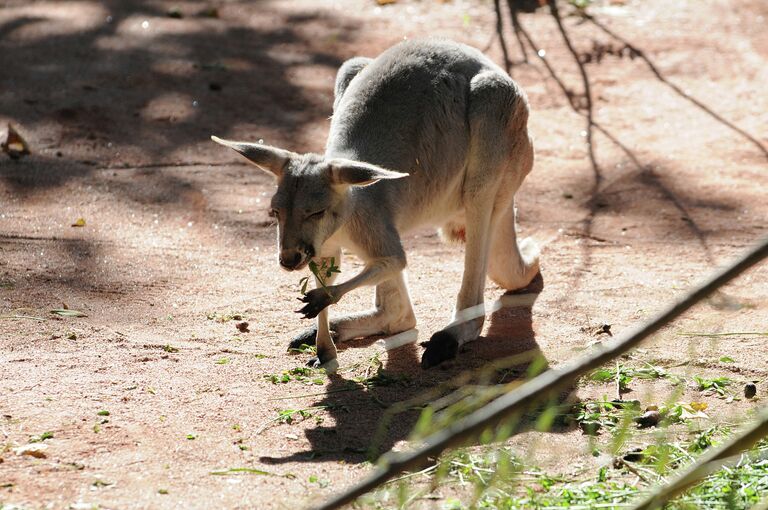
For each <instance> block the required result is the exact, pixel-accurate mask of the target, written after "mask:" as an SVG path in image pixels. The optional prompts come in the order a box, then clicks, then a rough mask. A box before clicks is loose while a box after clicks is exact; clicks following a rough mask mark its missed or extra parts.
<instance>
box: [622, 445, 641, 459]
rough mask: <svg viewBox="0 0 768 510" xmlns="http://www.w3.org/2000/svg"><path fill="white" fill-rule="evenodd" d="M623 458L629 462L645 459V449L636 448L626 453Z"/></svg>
mask: <svg viewBox="0 0 768 510" xmlns="http://www.w3.org/2000/svg"><path fill="white" fill-rule="evenodd" d="M622 459H624V460H625V461H627V462H639V461H641V460H643V449H642V448H634V449H632V450H631V451H629V452H628V453H626V454H625V455H624V456H623V457H622Z"/></svg>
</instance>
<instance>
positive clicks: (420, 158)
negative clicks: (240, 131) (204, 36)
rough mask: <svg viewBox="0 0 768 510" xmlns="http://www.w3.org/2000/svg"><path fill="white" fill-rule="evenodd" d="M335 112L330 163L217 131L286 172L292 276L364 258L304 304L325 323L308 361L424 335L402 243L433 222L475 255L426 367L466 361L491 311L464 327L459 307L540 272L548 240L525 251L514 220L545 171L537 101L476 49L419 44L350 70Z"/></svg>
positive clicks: (283, 226) (284, 209)
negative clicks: (358, 308) (340, 349)
mask: <svg viewBox="0 0 768 510" xmlns="http://www.w3.org/2000/svg"><path fill="white" fill-rule="evenodd" d="M333 106H334V112H333V118H332V121H331V127H330V133H329V135H328V142H327V145H326V150H325V154H324V155H318V154H297V153H294V152H290V151H287V150H283V149H278V148H275V147H270V146H267V145H263V144H257V143H247V142H234V141H227V140H221V139H219V138H216V137H212V138H213V139H214V140H215V141H216V142H218V143H221V144H223V145H226V146H228V147H231V148H232V149H234V150H236V151H238V152H239V153H240V154H242V155H243V156H245V157H246V158H248V159H249V160H250V161H251V162H253V163H255V164H256V165H257V166H259V167H261V168H262V169H264V170H266V171H268V172H271V173H272V174H274V175H275V177H276V178H277V191H276V193H275V195H274V196H273V197H272V203H271V211H270V214H271V215H273V216H274V217H275V218H276V219H277V223H278V243H279V261H280V265H281V266H282V267H283V268H285V269H287V270H289V271H294V270H299V269H302V268H304V267H305V266H306V265H307V264H308V262H309V261H310V260H315V261H318V262H320V261H321V260H322V259H330V258H331V257H333V258H334V259H335V260H336V261H337V263H340V261H341V248H342V247H344V248H345V249H348V250H350V251H352V252H353V253H355V254H356V255H358V256H359V257H360V258H361V259H362V260H363V261H364V263H365V267H364V268H363V269H362V271H360V273H359V274H357V275H355V276H353V277H352V278H350V279H348V280H347V281H345V282H343V283H340V284H333V280H334V279H335V276H336V275H335V274H334V275H331V277H329V278H328V279H327V280H326V285H327V286H328V287H327V290H326V289H323V288H316V289H314V290H311V291H310V292H308V293H307V294H306V296H304V298H303V302H304V303H305V305H304V307H303V308H302V309H301V310H299V312H300V313H302V314H303V315H304V317H305V318H312V317H317V328H316V329H312V330H310V332H309V334H305V335H303V336H300V337H299V338H298V339H296V340H294V342H292V345H295V344H296V343H299V342H305V343H311V341H312V338H311V337H310V335H311V336H316V339H315V340H316V345H317V357H316V358H313V359H312V360H310V365H311V366H316V367H318V366H319V367H329V368H333V367H335V366H336V365H337V362H336V347H335V345H334V339H335V340H336V341H337V342H343V341H346V340H350V339H352V338H360V337H367V336H372V335H381V334H385V335H389V334H395V333H399V332H402V331H406V330H409V329H412V328H414V327H415V325H416V317H415V315H414V313H413V307H412V305H411V300H410V297H409V295H408V289H407V286H406V282H405V279H404V274H403V271H404V269H405V267H406V256H405V252H404V251H403V246H402V243H401V238H400V236H401V234H403V233H405V232H408V231H409V230H412V229H414V228H416V227H420V226H424V225H433V226H436V227H439V228H440V230H441V235H442V236H443V238H447V239H449V240H454V241H461V242H465V243H466V253H465V260H464V275H463V278H462V282H461V289H460V291H459V295H458V297H457V299H456V307H455V310H456V312H455V315H454V318H455V319H456V318H458V319H459V320H456V321H454V323H452V324H451V325H449V326H447V327H446V328H445V329H443V330H441V331H438V332H437V333H435V334H434V335H432V337H431V339H430V341H429V342H427V343H426V350H425V352H424V354H423V357H422V361H421V364H422V366H423V367H425V368H428V367H431V366H434V365H437V364H438V363H440V362H442V361H444V360H447V359H451V358H454V357H455V356H456V355H457V353H458V349H459V347H460V346H461V345H462V344H463V343H465V342H468V341H471V340H474V339H475V338H477V336H478V335H479V334H480V332H481V330H482V327H483V321H484V317H482V316H481V317H477V318H474V319H471V320H464V321H462V320H461V319H462V316H461V313H460V312H461V311H462V310H465V309H467V308H470V307H474V306H476V305H480V304H481V303H483V290H484V287H485V278H486V274H487V275H488V276H490V278H491V279H492V280H493V281H495V282H496V283H498V284H499V285H500V286H501V287H503V288H504V289H508V290H514V289H519V288H522V287H525V286H526V285H528V284H529V283H530V281H531V280H532V279H533V278H534V277H535V276H536V274H537V273H538V270H539V262H538V261H539V249H538V246H537V244H536V243H535V242H534V241H533V240H532V239H530V238H526V239H524V240H522V241H521V242H519V243H518V241H517V235H516V226H515V213H516V212H515V206H514V198H515V193H516V192H517V190H518V189H519V188H520V185H521V184H522V182H523V179H524V178H525V176H526V175H527V174H528V173H529V172H530V170H531V168H532V166H533V146H532V143H531V139H530V137H529V135H528V129H527V121H528V101H527V98H526V96H525V93H524V92H523V91H522V90H521V89H520V88H519V87H518V85H517V84H516V83H515V82H514V81H512V79H511V78H510V77H509V76H508V75H507V74H506V73H505V72H504V71H503V70H502V69H501V68H499V67H498V66H496V65H495V64H494V63H493V62H492V61H490V60H489V59H488V58H487V57H485V56H484V55H483V54H482V53H480V52H479V51H478V50H476V49H474V48H471V47H469V46H465V45H462V44H458V43H454V42H451V41H447V40H433V39H428V40H412V41H407V42H403V43H400V44H398V45H396V46H394V47H392V48H390V49H388V50H387V51H385V52H384V53H382V54H381V55H380V56H379V57H378V58H376V59H369V58H363V57H357V58H353V59H351V60H348V61H347V62H345V63H344V64H343V65H342V66H341V68H340V69H339V72H338V75H337V77H336V86H335V100H334V105H333ZM316 283H318V282H316ZM364 285H372V286H375V287H376V291H375V306H374V308H373V309H372V310H370V311H367V312H363V313H359V314H355V315H351V316H345V317H339V318H335V319H333V320H331V321H330V322H329V319H328V308H327V307H328V306H329V305H331V304H333V303H336V302H338V301H339V300H340V299H341V298H342V297H343V296H344V295H345V294H346V293H348V292H350V291H351V290H353V289H356V288H358V287H361V286H364ZM317 287H320V285H319V283H318V285H317ZM332 335H333V337H332Z"/></svg>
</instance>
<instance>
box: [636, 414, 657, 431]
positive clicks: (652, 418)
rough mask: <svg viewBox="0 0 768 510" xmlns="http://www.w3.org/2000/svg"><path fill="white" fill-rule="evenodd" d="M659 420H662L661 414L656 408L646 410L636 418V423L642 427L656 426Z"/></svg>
mask: <svg viewBox="0 0 768 510" xmlns="http://www.w3.org/2000/svg"><path fill="white" fill-rule="evenodd" d="M659 421H661V414H660V413H659V412H658V411H656V410H652V411H646V412H645V413H643V415H642V416H638V417H637V418H635V423H637V426H638V427H640V428H641V429H644V428H648V427H655V426H656V425H658V424H659Z"/></svg>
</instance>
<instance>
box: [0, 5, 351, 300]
mask: <svg viewBox="0 0 768 510" xmlns="http://www.w3.org/2000/svg"><path fill="white" fill-rule="evenodd" d="M254 4H255V3H253V2H239V3H238V2H229V3H227V5H226V6H225V7H222V8H221V9H220V10H221V11H222V12H223V13H225V14H223V16H228V17H225V18H213V17H206V16H203V15H201V14H199V13H198V11H199V10H200V9H202V8H203V7H208V2H193V3H187V4H185V5H184V6H183V9H184V10H185V14H184V17H183V18H182V19H172V18H170V17H169V16H168V13H167V12H165V10H163V7H162V6H161V5H160V4H157V3H156V2H150V1H145V0H132V1H126V2H124V1H117V0H108V1H105V2H100V3H98V4H93V5H87V4H77V3H74V4H72V3H66V2H62V3H60V4H58V5H55V6H52V7H50V6H49V7H46V8H45V9H48V10H44V9H43V8H42V7H39V6H37V5H35V4H26V3H23V2H17V3H14V2H11V4H10V5H8V6H7V7H8V9H7V10H6V11H5V12H4V13H3V16H2V17H0V20H2V21H0V68H2V69H4V70H12V72H2V73H0V89H1V90H3V94H2V95H0V112H1V113H2V117H3V118H7V119H9V120H10V121H11V122H13V123H14V124H15V125H16V126H17V127H18V126H24V127H25V128H26V129H27V130H28V134H26V135H25V138H27V141H28V142H30V145H31V150H32V155H31V156H28V157H24V158H22V159H19V160H15V161H14V160H9V159H7V158H6V156H5V155H4V154H0V158H2V159H1V160H0V201H3V200H4V197H3V195H5V196H6V197H8V203H9V205H10V206H12V207H14V208H15V209H16V212H17V213H18V214H21V215H24V214H26V211H28V210H30V208H33V207H35V204H36V203H37V202H36V201H39V200H41V199H43V198H50V197H51V196H55V195H52V194H54V193H57V192H59V190H63V192H64V193H67V194H72V196H77V195H78V194H79V193H78V190H79V189H82V188H85V187H86V186H91V187H93V188H95V189H97V190H99V191H100V192H103V193H106V194H108V195H110V196H112V197H114V199H115V201H119V202H127V203H128V205H129V206H130V207H132V208H139V207H140V208H141V209H142V210H144V207H143V206H150V207H157V208H162V209H163V210H164V211H165V210H167V211H173V212H178V213H180V214H181V213H184V214H187V213H190V214H196V215H198V218H197V219H198V221H197V223H201V222H203V221H204V222H206V223H208V224H213V223H226V224H228V227H229V228H228V229H227V232H230V233H231V235H232V236H233V237H234V238H237V239H243V238H249V237H252V235H253V232H254V231H263V230H264V228H265V225H264V224H263V221H262V218H261V217H256V218H253V219H252V221H249V220H245V219H244V217H243V216H239V217H237V218H236V219H235V215H234V212H232V211H212V210H210V208H207V207H206V205H205V203H202V205H201V200H203V202H204V198H202V199H201V197H202V196H203V192H202V188H203V186H204V184H205V183H201V182H199V181H200V179H198V180H197V181H196V180H195V179H192V178H187V177H186V176H185V175H184V174H182V173H180V172H176V173H175V174H172V173H171V172H167V171H162V170H159V169H160V168H162V167H163V166H183V165H181V164H190V165H191V166H195V165H197V166H200V165H216V166H220V165H219V162H224V163H225V164H227V165H231V166H241V165H244V163H243V162H242V161H240V160H239V159H236V157H235V156H234V155H232V154H231V153H230V152H225V151H224V150H222V151H221V152H220V153H218V152H217V153H215V154H216V155H215V159H213V160H211V161H206V158H205V157H202V160H201V156H199V155H198V154H199V153H200V150H199V148H200V146H201V144H208V143H210V144H213V142H210V140H209V136H210V135H211V134H212V133H215V134H218V135H222V136H231V137H236V136H249V137H253V138H254V139H258V138H267V139H271V140H274V141H275V143H278V142H279V143H283V144H285V145H286V146H289V147H290V148H292V149H296V150H302V149H306V146H307V145H308V144H311V145H312V147H315V146H318V145H319V144H321V143H322V141H321V140H314V141H310V140H307V139H305V138H304V137H303V136H302V130H303V129H304V128H305V126H307V125H309V124H311V123H313V122H316V121H317V120H318V119H324V118H326V117H328V115H329V113H330V111H331V100H330V98H328V97H324V96H323V95H322V94H318V93H317V92H316V91H311V90H307V89H306V87H304V86H302V85H301V84H299V83H297V82H296V80H295V79H294V77H295V75H296V74H297V72H298V71H297V70H300V69H301V68H302V67H311V68H312V69H322V70H324V71H323V74H326V73H327V74H328V76H329V78H328V87H327V90H328V91H329V93H330V91H331V90H332V85H333V83H332V80H333V75H334V74H335V71H336V69H337V68H338V67H339V65H340V64H341V62H342V61H343V58H341V57H340V56H339V55H338V53H340V52H341V51H342V50H340V49H339V48H340V47H339V46H338V45H337V44H338V43H340V42H341V43H343V42H344V41H347V40H348V39H349V38H352V37H354V34H355V33H356V30H357V29H358V27H357V25H355V24H354V23H352V22H350V21H349V20H346V19H345V18H344V16H339V15H338V14H335V15H333V16H331V15H329V14H326V13H323V12H320V11H318V12H312V13H308V14H304V15H301V16H294V15H286V14H284V13H282V12H281V11H279V10H277V9H276V8H275V7H273V6H270V5H269V4H266V3H261V2H259V3H258V4H257V5H254ZM235 8H240V9H241V10H242V12H244V13H251V12H253V13H254V16H253V17H251V16H241V17H238V18H233V17H232V15H231V14H228V15H227V14H226V12H227V10H228V9H233V10H234V9H235ZM57 9H65V10H66V13H67V14H68V16H66V17H60V16H58V15H59V14H61V13H60V12H58V11H57ZM80 10H82V12H80ZM49 11H50V12H49ZM230 12H231V11H230ZM94 13H95V14H94ZM256 13H257V14H258V17H256V16H255V14H256ZM70 15H73V16H75V18H77V19H78V22H77V23H74V22H72V23H70V21H72V20H73V19H75V18H73V17H72V16H70ZM281 16H282V17H284V18H285V23H265V22H260V21H257V22H255V23H254V22H251V21H250V20H252V19H266V20H268V19H270V17H274V18H276V19H277V18H279V17H281ZM142 20H148V24H149V28H148V29H146V30H144V29H143V28H142V26H141V25H142ZM318 22H319V23H326V24H328V25H329V27H330V30H337V31H338V34H337V37H336V39H334V41H330V40H320V39H318V38H316V37H313V31H312V30H308V29H307V26H309V25H311V24H313V23H318ZM38 25H39V26H38ZM160 25H164V26H165V27H166V28H167V29H166V30H160V31H156V32H153V30H154V27H155V26H160ZM2 128H4V126H2ZM2 128H0V129H2ZM187 157H188V158H191V159H193V161H179V158H187ZM180 163H181V164H180ZM123 167H127V168H123ZM249 181H250V179H249ZM246 192H247V190H246ZM78 201H81V199H80V198H78ZM235 211H236V210H235ZM230 212H232V214H229V213H230ZM14 214H16V213H14ZM74 219H75V218H73V219H72V221H74ZM114 228H115V229H119V228H120V226H119V225H114ZM20 233H23V234H25V235H26V234H27V231H26V230H24V231H22V232H20ZM73 234H75V233H74V232H67V234H66V235H65V237H72V235H73ZM0 242H6V241H4V240H3V239H0ZM68 242H69V241H67V242H65V241H64V240H62V239H61V238H60V237H58V235H47V233H46V234H41V235H39V236H38V235H37V234H36V235H30V236H29V238H28V239H26V240H25V239H22V238H19V239H15V240H13V243H14V244H13V246H11V248H12V249H14V250H16V249H18V245H19V243H27V248H28V249H32V248H33V246H34V245H40V243H44V246H45V251H46V252H47V253H51V254H54V253H55V252H60V253H59V254H55V255H54V258H57V259H67V254H68V253H69V252H68V251H67V250H68V245H67V243H68ZM95 242H96V241H92V240H91V239H90V238H89V236H83V237H82V238H80V239H79V240H78V243H79V245H81V246H82V247H83V249H82V252H83V253H84V255H83V256H81V257H78V262H79V268H78V271H77V272H75V273H73V274H72V275H71V277H66V278H65V279H64V280H62V281H61V282H60V283H64V284H65V285H67V286H69V287H71V288H73V289H77V288H85V287H87V286H88V284H89V282H90V281H92V280H93V279H96V278H97V277H98V276H99V275H97V274H96V272H95V271H96V270H95V266H94V264H93V263H90V262H89V259H90V258H92V257H90V256H89V255H88V254H92V253H96V251H97V250H96V249H95V244H94V243H95ZM86 245H90V247H88V246H86ZM65 262H66V261H65ZM67 265H68V262H67ZM37 269H39V268H35V270H37ZM101 276H103V275H101ZM120 276H123V275H115V277H120ZM41 278H43V279H45V278H46V276H42V277H41Z"/></svg>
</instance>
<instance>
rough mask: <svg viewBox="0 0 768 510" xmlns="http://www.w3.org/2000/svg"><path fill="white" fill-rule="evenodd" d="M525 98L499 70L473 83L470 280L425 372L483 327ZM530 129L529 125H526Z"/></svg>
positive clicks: (467, 199) (430, 347) (435, 340)
mask: <svg viewBox="0 0 768 510" xmlns="http://www.w3.org/2000/svg"><path fill="white" fill-rule="evenodd" d="M521 100H522V98H521V97H520V95H519V91H518V89H517V87H516V86H515V84H514V82H512V80H511V79H510V78H509V77H507V76H505V75H503V74H501V73H498V72H496V71H486V72H483V73H480V74H478V75H476V76H475V77H474V78H473V79H472V81H471V83H470V99H469V112H468V113H469V130H470V144H469V152H468V154H467V165H466V174H465V178H464V185H463V189H462V200H463V203H464V214H465V239H466V249H465V255H464V275H463V277H462V281H461V289H460V290H459V295H458V297H457V299H456V308H455V312H454V321H453V322H452V323H451V324H450V325H449V326H448V327H446V328H445V329H443V330H441V331H438V332H436V333H435V334H434V335H432V338H430V340H429V342H427V344H426V350H425V351H424V354H423V356H422V359H421V365H422V367H424V368H429V367H431V366H434V365H437V364H439V363H441V362H443V361H445V360H448V359H452V358H454V357H456V355H457V354H458V350H459V347H460V346H461V345H462V344H464V343H466V342H469V341H471V340H474V339H475V338H477V336H478V335H479V334H480V332H481V331H482V328H483V323H484V321H485V315H484V313H483V310H482V305H483V292H484V290H485V280H486V273H487V268H488V255H489V252H490V247H491V233H492V231H493V226H494V224H495V223H496V221H497V219H498V218H497V217H496V216H497V213H496V212H495V208H494V204H495V202H496V196H497V194H498V193H499V186H500V185H501V184H502V183H503V182H504V180H505V172H506V171H507V170H508V168H509V161H508V155H509V152H510V150H511V148H512V145H513V139H512V137H511V136H510V134H509V133H510V130H511V129H512V127H511V126H510V121H511V120H514V118H515V112H516V110H517V108H518V106H519V105H518V104H516V103H517V102H519V101H521ZM523 128H524V124H523Z"/></svg>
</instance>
